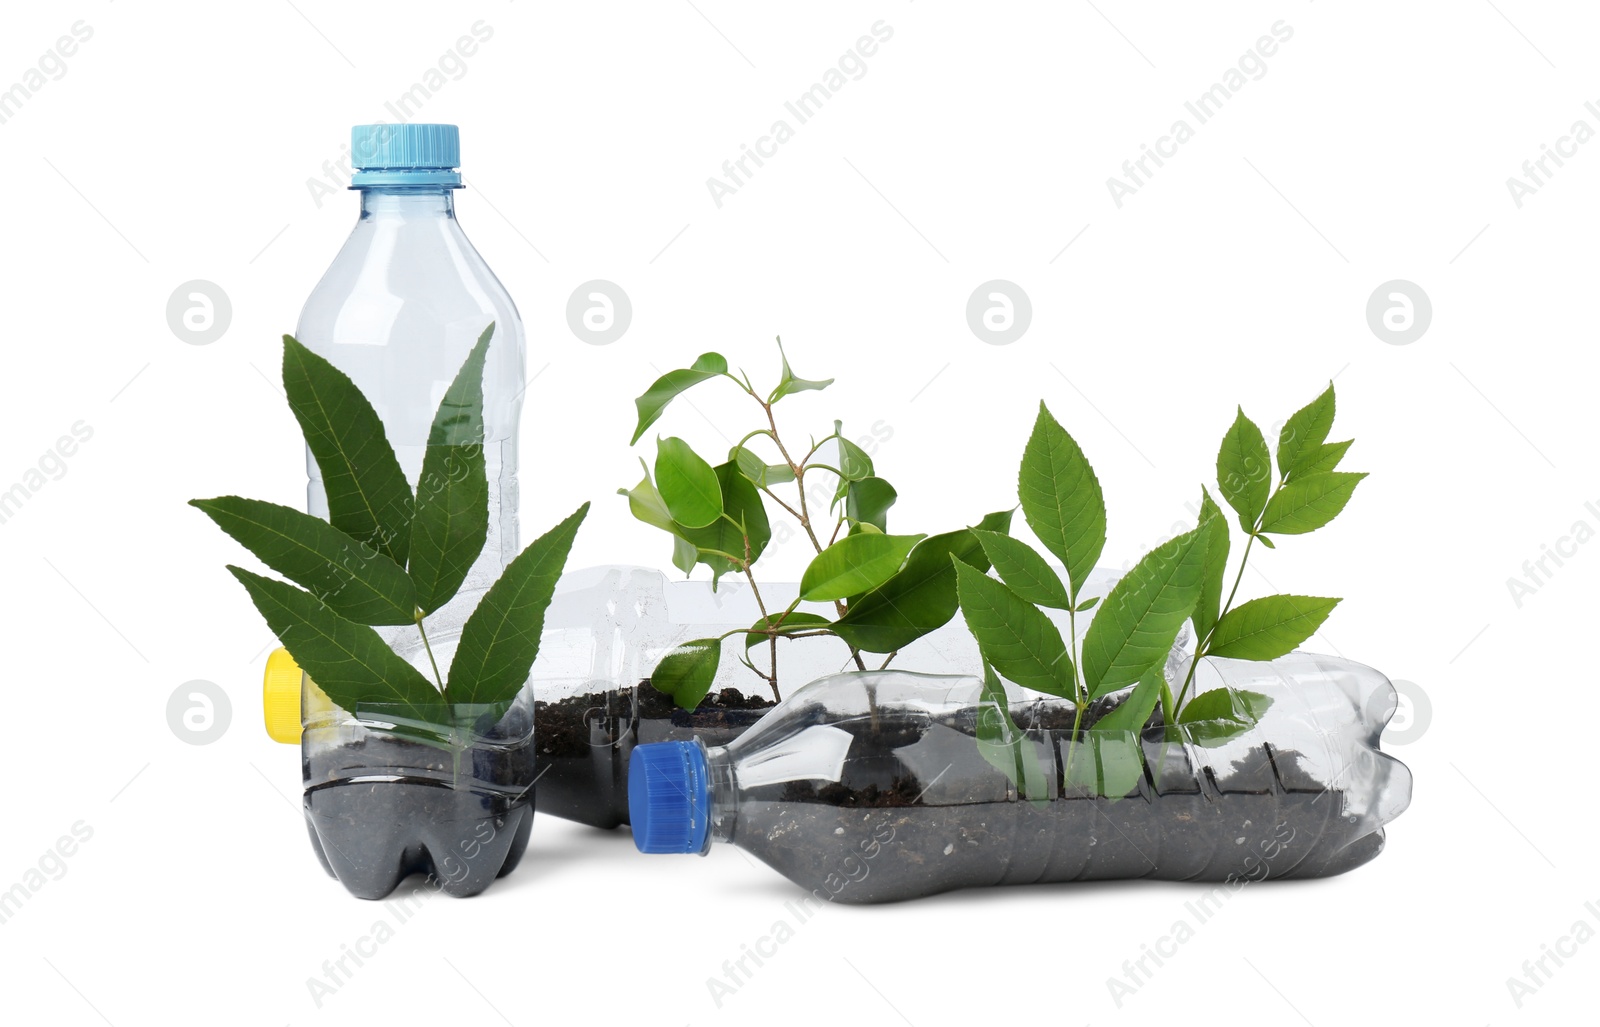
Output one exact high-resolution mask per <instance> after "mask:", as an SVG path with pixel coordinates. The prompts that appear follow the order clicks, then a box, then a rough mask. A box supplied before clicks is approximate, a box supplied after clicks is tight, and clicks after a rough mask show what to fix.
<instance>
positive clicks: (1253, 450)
mask: <svg viewBox="0 0 1600 1027" xmlns="http://www.w3.org/2000/svg"><path fill="white" fill-rule="evenodd" d="M1217 486H1218V487H1219V488H1220V489H1221V490H1222V498H1223V499H1225V500H1227V501H1228V505H1229V506H1231V507H1233V509H1234V512H1235V513H1237V514H1238V515H1239V525H1240V527H1242V528H1244V530H1245V531H1246V532H1254V531H1255V526H1256V518H1258V517H1260V516H1261V511H1262V510H1263V509H1265V508H1266V505H1267V496H1268V495H1269V494H1271V492H1272V457H1271V455H1269V454H1268V453H1267V440H1266V439H1264V438H1262V436H1261V429H1260V428H1257V427H1256V423H1255V422H1254V421H1252V420H1250V418H1248V417H1246V416H1244V408H1243V407H1241V408H1239V413H1238V415H1237V416H1235V417H1234V419H1233V425H1232V426H1231V427H1229V428H1228V433H1227V434H1226V435H1224V436H1223V437H1222V448H1221V449H1219V450H1218V451H1217Z"/></svg>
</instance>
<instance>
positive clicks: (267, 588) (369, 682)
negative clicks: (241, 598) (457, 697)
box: [228, 565, 442, 720]
mask: <svg viewBox="0 0 1600 1027" xmlns="http://www.w3.org/2000/svg"><path fill="white" fill-rule="evenodd" d="M228 571H229V573H231V574H232V575H233V576H234V577H235V578H237V579H238V580H239V583H240V584H241V585H243V586H244V587H245V589H246V591H248V592H249V593H250V600H251V601H252V602H253V603H255V607H256V609H257V610H259V611H260V613H261V616H262V617H263V618H264V619H265V620H266V622H267V626H268V627H269V628H271V629H272V633H273V634H275V635H277V636H278V641H280V642H282V643H283V647H284V648H285V649H287V650H289V655H290V656H293V657H294V661H295V662H296V663H298V664H299V665H300V667H301V669H302V670H304V671H305V672H306V673H307V674H309V675H311V679H312V680H313V681H315V682H316V683H317V687H319V688H321V689H322V691H323V692H324V693H325V694H326V695H327V696H328V698H329V699H332V700H333V701H334V702H335V703H337V704H338V705H339V706H340V707H341V708H342V709H344V710H346V711H349V712H351V713H354V712H356V710H357V709H358V708H359V707H372V706H386V707H391V708H392V709H393V710H394V711H395V712H397V713H402V714H404V715H406V716H408V717H409V718H410V719H414V720H430V719H434V717H433V716H432V715H430V714H429V713H428V712H427V708H428V707H430V706H436V705H438V704H440V703H441V702H442V700H441V698H440V695H439V692H438V690H436V689H435V688H434V687H433V686H432V685H431V684H429V683H428V679H427V678H425V677H423V676H422V673H421V672H420V671H418V670H417V669H416V668H415V667H413V666H411V664H409V663H407V662H406V661H405V660H403V659H401V658H400V657H399V656H397V655H395V652H394V650H393V649H390V648H389V646H388V645H386V644H385V643H384V641H383V639H382V638H380V637H379V635H378V633H377V632H376V631H373V630H372V629H371V628H369V627H367V626H366V625H364V624H357V623H355V622H354V621H351V620H346V619H345V618H343V617H341V616H339V615H338V614H336V613H334V612H333V611H332V610H330V609H328V607H327V606H325V605H323V603H322V602H321V601H320V600H318V599H317V597H316V596H314V595H312V594H311V593H309V592H304V591H302V590H300V589H298V588H295V587H294V586H293V585H290V584H287V583H286V582H282V581H274V580H273V579H271V578H264V577H262V576H261V575H259V574H253V573H251V572H250V571H247V570H244V569H243V568H240V567H234V566H232V565H229V567H228Z"/></svg>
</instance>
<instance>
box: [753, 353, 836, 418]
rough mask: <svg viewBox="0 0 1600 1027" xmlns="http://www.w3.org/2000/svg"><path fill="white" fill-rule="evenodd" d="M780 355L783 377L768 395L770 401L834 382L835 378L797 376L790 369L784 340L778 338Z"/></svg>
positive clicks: (822, 387)
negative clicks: (819, 378)
mask: <svg viewBox="0 0 1600 1027" xmlns="http://www.w3.org/2000/svg"><path fill="white" fill-rule="evenodd" d="M778 355H779V356H780V357H782V358H783V377H781V378H779V379H778V387H777V388H775V389H773V390H772V395H770V396H768V397H767V402H768V403H776V402H777V401H778V400H780V399H782V398H783V397H785V396H788V395H792V394H794V393H796V392H811V391H820V390H822V389H826V388H827V387H828V386H830V385H832V384H833V379H832V378H828V379H826V380H824V381H811V380H809V379H806V378H796V377H795V376H794V372H793V371H791V370H789V356H788V354H786V353H784V352H783V340H782V339H779V340H778Z"/></svg>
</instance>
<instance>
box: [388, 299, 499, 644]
mask: <svg viewBox="0 0 1600 1027" xmlns="http://www.w3.org/2000/svg"><path fill="white" fill-rule="evenodd" d="M493 336H494V325H493V324H490V325H489V327H488V328H486V329H484V332H483V334H482V335H481V336H479V338H478V344H477V345H476V346H474V347H472V352H471V353H469V354H467V359H466V362H465V363H463V364H462V365H461V369H460V370H459V371H457V372H456V377H455V381H453V382H452V383H451V384H450V388H449V389H448V390H446V391H445V394H444V398H443V399H442V400H440V402H439V409H438V411H437V412H436V413H435V414H434V415H433V425H432V427H431V428H429V430H428V448H427V450H426V452H425V453H424V454H423V457H422V475H421V477H420V478H419V479H418V480H417V505H416V513H415V515H414V516H413V517H412V519H411V562H410V564H409V565H408V570H409V571H410V573H411V580H412V581H414V582H416V584H417V605H418V606H420V607H422V612H423V613H432V612H433V611H434V610H437V609H438V608H439V607H441V606H443V605H444V604H445V603H447V602H449V601H450V597H451V596H453V595H455V594H456V591H457V590H458V589H459V588H461V583H462V582H463V581H465V580H466V579H467V571H468V570H470V569H471V568H472V564H473V562H474V561H476V560H477V559H478V555H479V554H480V553H482V552H483V544H484V541H485V540H486V539H487V538H488V537H489V479H488V476H487V470H486V464H485V460H484V452H483V444H484V439H485V432H484V425H483V363H484V358H485V356H486V355H487V354H488V352H489V340H490V339H491V338H492V337H493Z"/></svg>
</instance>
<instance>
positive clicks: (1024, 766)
mask: <svg viewBox="0 0 1600 1027" xmlns="http://www.w3.org/2000/svg"><path fill="white" fill-rule="evenodd" d="M1010 702H1011V700H1010V699H1009V698H1007V696H1006V690H1005V686H1003V685H1002V684H1001V683H1000V679H999V678H998V677H996V676H995V673H994V668H993V667H991V666H989V665H988V664H987V663H985V664H984V665H983V691H982V692H981V693H980V698H979V701H978V754H979V755H980V756H982V757H983V758H984V760H986V761H987V762H988V763H989V765H990V766H992V767H994V768H995V769H996V770H998V771H1000V773H1002V774H1004V775H1005V776H1006V780H1007V781H1010V782H1011V786H1012V787H1013V788H1015V789H1016V790H1017V798H1019V799H1031V800H1032V801H1033V802H1034V803H1036V804H1041V805H1042V804H1043V803H1045V802H1047V801H1048V800H1049V798H1050V792H1049V787H1048V785H1047V784H1046V782H1045V776H1044V768H1043V766H1042V765H1041V764H1040V762H1039V752H1038V749H1037V748H1036V747H1035V746H1034V745H1033V744H1032V743H1031V742H1029V741H1028V736H1027V735H1026V734H1025V733H1024V732H1023V731H1022V729H1021V728H1019V727H1017V723H1016V721H1014V720H1012V719H1011V708H1010Z"/></svg>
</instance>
